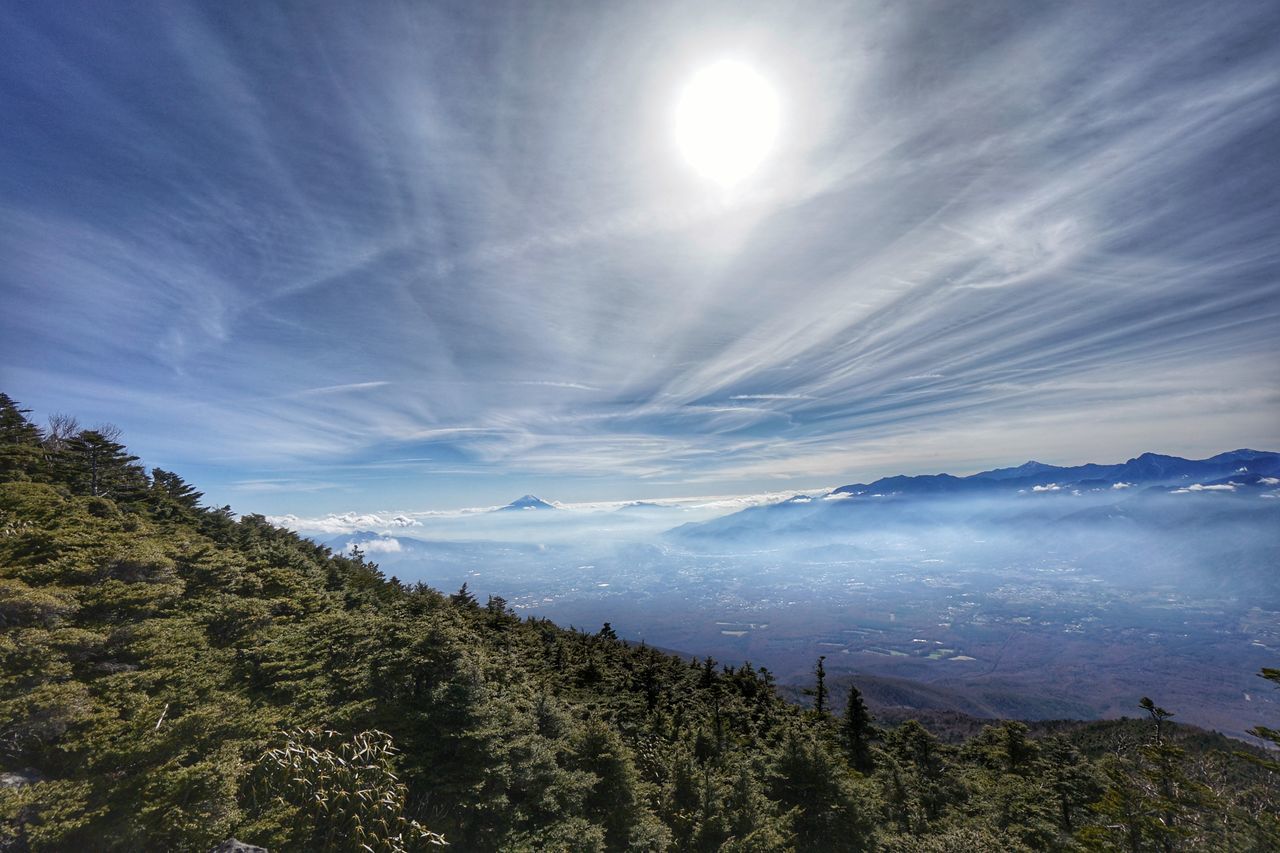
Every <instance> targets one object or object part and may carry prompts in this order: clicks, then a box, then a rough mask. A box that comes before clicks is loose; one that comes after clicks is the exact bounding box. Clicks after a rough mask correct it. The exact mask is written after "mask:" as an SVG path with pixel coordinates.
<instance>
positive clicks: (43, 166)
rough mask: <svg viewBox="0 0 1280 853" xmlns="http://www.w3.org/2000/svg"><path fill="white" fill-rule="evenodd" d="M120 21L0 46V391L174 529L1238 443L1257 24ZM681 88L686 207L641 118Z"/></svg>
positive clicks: (1023, 10)
mask: <svg viewBox="0 0 1280 853" xmlns="http://www.w3.org/2000/svg"><path fill="white" fill-rule="evenodd" d="M142 6H143V7H146V14H139V15H134V16H130V20H131V22H130V23H129V24H128V25H126V24H125V23H123V22H122V21H121V20H117V19H115V18H114V17H110V16H108V15H107V14H106V13H105V12H104V11H103V10H101V9H100V8H98V7H97V6H95V5H92V4H84V5H83V6H81V7H65V6H60V7H59V8H43V7H23V8H20V9H19V8H12V9H6V10H4V11H3V12H0V16H3V18H2V20H0V25H3V26H4V28H5V31H6V33H8V34H10V35H9V37H8V41H9V42H10V49H8V50H6V53H5V56H4V57H0V109H3V110H4V111H5V114H6V115H7V116H10V117H11V118H12V120H11V121H9V122H6V125H7V129H4V130H0V253H3V256H4V257H5V258H6V263H5V266H4V269H3V270H0V287H2V288H3V292H4V295H5V309H6V310H5V311H4V312H0V341H3V343H2V344H0V347H2V349H0V367H3V369H4V374H5V385H6V386H7V387H6V391H7V392H8V393H10V394H11V395H13V396H15V397H16V398H17V399H20V400H22V401H23V402H25V403H27V404H30V405H33V406H34V407H35V408H36V409H37V410H38V411H44V412H48V411H52V410H72V411H76V412H78V413H80V414H81V415H83V416H84V417H87V418H90V419H94V420H97V419H102V420H111V421H115V422H118V423H120V424H121V425H122V426H124V427H125V428H126V429H127V430H128V433H129V434H130V435H131V436H133V437H134V439H133V440H134V443H135V444H136V445H137V450H139V451H141V452H142V453H143V455H144V456H145V457H146V458H147V459H148V461H151V462H153V463H154V464H163V465H164V466H165V467H174V468H177V469H178V470H181V471H194V472H199V474H200V475H201V479H202V482H207V483H208V484H209V486H208V487H207V488H209V489H210V492H211V494H212V495H214V496H215V497H216V498H218V499H219V500H221V499H222V497H221V496H223V495H226V499H227V500H235V501H236V502H237V504H248V507H247V508H249V509H261V510H263V511H269V512H277V513H283V512H285V511H286V510H298V511H321V510H325V511H327V510H336V509H338V508H339V505H338V504H335V503H334V502H339V501H351V500H352V499H353V498H354V499H356V500H363V501H366V502H367V505H386V504H387V502H388V501H396V502H398V503H400V504H401V505H418V506H420V505H423V504H424V501H425V502H426V503H428V504H430V503H435V504H437V505H439V506H441V507H448V506H457V505H459V503H461V502H466V501H473V502H475V503H476V504H477V505H480V504H484V503H486V502H488V503H495V504H497V503H502V502H505V500H508V499H509V498H510V497H512V496H514V495H515V494H520V493H522V492H526V491H540V492H546V493H549V494H557V495H562V496H566V497H574V498H580V499H582V500H597V499H606V498H609V497H610V496H616V495H622V494H625V495H636V494H639V493H643V494H644V496H647V497H653V496H662V495H664V494H665V495H670V494H682V493H688V492H689V490H691V489H703V488H707V489H714V490H723V491H725V492H728V491H743V492H747V491H759V490H763V489H766V488H767V487H769V485H770V484H776V482H777V481H778V480H788V481H793V482H796V483H800V482H814V481H821V482H827V481H836V480H859V479H862V480H866V479H868V478H870V477H873V476H875V475H876V474H886V473H896V472H898V471H911V470H939V469H950V470H959V471H963V470H973V469H977V468H979V467H983V466H986V465H988V464H1003V463H1008V462H1016V461H1020V459H1021V458H1027V457H1035V458H1044V457H1055V456H1056V457H1057V458H1064V459H1065V458H1076V459H1078V458H1090V457H1097V458H1104V457H1105V458H1111V457H1120V456H1124V455H1126V454H1131V453H1136V452H1139V451H1141V450H1146V449H1157V450H1163V451H1168V452H1176V453H1181V454H1185V455H1196V454H1197V453H1202V452H1212V451H1216V450H1220V449H1221V448H1223V447H1229V446H1239V445H1244V444H1252V445H1260V446H1274V445H1275V444H1276V443H1277V441H1278V440H1280V434H1278V433H1277V426H1276V425H1277V424H1280V392H1277V388H1280V382H1278V381H1277V380H1280V368H1277V366H1276V365H1278V364H1280V349H1278V345H1277V339H1276V336H1275V334H1274V329H1275V327H1276V323H1277V321H1278V320H1280V240H1278V239H1277V238H1276V236H1275V235H1276V234H1277V233H1280V221H1278V214H1277V212H1276V211H1277V210H1280V168H1278V167H1277V166H1276V165H1275V163H1274V157H1272V156H1271V155H1270V153H1269V152H1270V151H1272V150H1274V148H1275V146H1276V142H1277V136H1280V133H1277V130H1278V129H1280V97H1277V96H1278V95H1280V71H1277V69H1280V63H1278V62H1277V59H1278V58H1280V43H1278V41H1277V37H1276V33H1277V32H1280V27H1278V26H1277V16H1276V15H1275V13H1274V12H1273V11H1271V10H1269V9H1267V8H1265V5H1258V6H1249V5H1247V4H1239V5H1232V6H1229V7H1225V8H1222V9H1218V10H1216V11H1214V12H1213V13H1212V14H1209V13H1206V12H1205V11H1204V10H1203V9H1202V7H1200V6H1199V5H1197V4H1191V3H1159V4H1144V3H1136V4H1124V6H1123V7H1118V6H1114V5H1111V4H1089V3H1086V4H1073V5H1072V6H1069V7H1063V8H1056V9H1050V8H1043V9H1032V8H1028V7H1025V6H1022V5H1019V6H1014V7H1011V8H1007V9H1005V8H1003V7H1001V5H1000V4H976V5H970V6H965V7H962V8H961V7H955V6H953V5H948V4H937V5H930V4H924V5H919V4H898V5H894V6H890V7H884V6H883V5H873V4H862V3H851V4H847V5H841V4H828V3H821V4H818V3H814V4H801V5H800V6H799V7H797V8H795V9H790V8H789V9H788V10H787V11H786V13H785V14H784V13H783V12H782V11H780V10H778V9H777V8H776V7H774V6H772V5H771V4H759V5H754V4H748V6H743V5H742V4H724V5H720V4H708V5H704V6H703V7H700V9H699V10H698V11H697V12H696V13H690V12H689V10H688V9H687V8H685V7H682V6H678V5H675V4H671V5H664V4H645V5H644V6H643V8H641V7H635V8H627V9H624V8H616V9H610V10H608V11H605V12H602V13H600V14H598V15H592V16H589V17H588V16H580V15H577V14H575V13H573V12H572V11H571V10H568V9H560V10H550V9H546V10H530V9H527V8H524V7H518V8H517V7H515V6H512V7H511V8H503V7H502V6H501V5H499V6H494V5H492V4H487V5H483V6H482V7H475V8H452V9H450V8H444V7H441V6H436V5H433V4H419V5H417V6H412V7H403V8H397V9H391V8H378V9H377V10H375V11H374V12H371V13H369V14H367V15H366V14H360V15H357V14H356V13H355V12H354V11H353V10H352V9H350V8H348V7H346V6H343V5H342V4H338V3H321V4H318V5H316V6H314V8H309V9H308V10H307V11H306V13H305V20H304V19H303V18H299V17H294V14H295V13H292V12H288V11H280V10H269V9H266V8H261V9H257V8H251V9H245V8H241V9H237V10H234V11H233V10H230V9H210V8H208V7H204V6H201V5H199V4H188V3H181V2H178V3H166V4H163V5H160V4H156V5H154V6H148V4H146V3H143V4H142ZM296 14H297V15H303V13H302V12H301V11H299V12H297V13H296ZM477 34H483V38H477V37H475V36H476V35H477ZM655 45H661V46H662V49H661V50H656V49H655V47H654V46H655ZM726 54H732V55H741V56H745V57H747V58H749V59H750V60H751V61H752V62H755V63H757V64H758V65H759V66H760V67H761V68H762V70H763V72H764V73H766V74H768V75H769V76H770V77H771V79H773V80H774V81H775V82H776V84H777V86H778V89H779V91H780V94H781V97H782V99H783V101H784V114H785V122H786V124H785V126H784V129H783V134H782V138H781V140H780V146H779V150H778V151H777V153H776V156H775V157H774V158H773V161H772V162H771V163H769V164H766V167H765V168H764V170H763V171H762V172H761V174H760V175H759V178H758V180H756V182H755V183H753V184H751V185H749V186H746V187H743V188H741V189H740V190H739V191H737V192H735V193H731V194H724V193H722V192H720V191H719V190H715V191H712V190H711V189H710V188H708V187H707V186H706V185H704V184H702V183H700V182H699V181H698V179H697V178H696V176H694V175H692V174H690V173H689V172H688V171H687V170H686V169H685V168H684V166H683V165H682V164H681V163H680V162H678V160H677V158H676V157H675V154H674V152H673V146H672V144H671V140H670V138H669V125H668V122H669V113H670V109H671V106H672V98H673V97H674V93H675V92H676V91H678V88H679V85H680V84H681V82H682V80H683V75H685V74H687V73H688V72H689V70H690V69H692V68H696V67H697V66H698V65H699V64H701V63H704V62H709V61H713V60H714V59H716V58H718V57H720V56H722V55H726ZM19 128H20V129H21V130H20V131H19V130H18V129H19ZM374 377H376V378H374ZM300 389H301V390H300ZM1010 457H1012V458H1010ZM308 484H310V485H308ZM315 484H325V485H326V486H327V485H329V484H336V485H338V486H339V488H338V489H330V488H316V487H315ZM295 487H296V488H295ZM637 489H638V490H639V491H637ZM387 496H389V497H387ZM384 498H385V499H384ZM349 505H351V504H350V503H343V504H341V506H349Z"/></svg>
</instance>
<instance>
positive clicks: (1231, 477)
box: [273, 451, 1280, 736]
mask: <svg viewBox="0 0 1280 853" xmlns="http://www.w3.org/2000/svg"><path fill="white" fill-rule="evenodd" d="M273 520H274V521H276V522H277V523H281V524H284V525H287V526H291V527H294V528H296V529H299V530H301V531H303V532H307V533H309V534H310V535H311V536H312V538H314V539H316V540H317V541H320V542H323V543H324V544H327V545H328V546H329V547H331V548H332V549H333V550H334V551H335V552H349V551H350V549H351V548H352V547H357V548H359V549H360V550H361V551H363V552H364V553H365V555H366V556H367V558H368V559H370V560H373V561H375V562H377V563H379V564H380V565H381V566H382V567H383V569H384V570H385V571H386V572H387V573H388V574H391V575H395V576H396V577H398V578H399V579H400V580H402V581H405V582H423V583H427V584H429V585H431V586H434V587H437V588H440V589H443V590H446V591H451V590H455V589H457V588H459V587H460V586H461V585H462V584H464V583H465V584H467V586H468V588H469V590H471V591H472V592H473V593H475V594H477V595H479V596H481V599H482V600H483V598H484V597H486V596H489V595H496V596H500V597H502V598H504V599H506V601H507V603H508V605H509V606H511V607H513V608H514V609H515V610H516V611H517V612H519V613H521V614H522V615H536V616H543V617H547V618H550V619H553V620H554V621H556V622H558V623H560V624H564V625H569V624H572V625H576V626H578V627H579V628H583V629H588V630H593V631H594V630H596V629H598V628H599V626H600V624H601V623H602V622H605V621H608V622H610V623H611V624H612V625H613V627H614V629H615V630H617V631H618V632H619V634H620V636H622V637H623V638H625V639H628V640H632V641H637V642H639V641H643V642H646V643H649V644H652V645H656V646H660V647H665V648H670V649H673V650H677V651H681V652H685V653H687V654H691V655H693V656H700V655H711V656H712V657H714V658H716V659H717V660H719V661H721V662H724V663H731V664H735V665H736V664H739V663H741V662H743V661H745V660H749V661H751V662H752V663H754V664H756V665H762V666H766V667H768V668H769V669H770V670H772V671H773V672H774V673H775V674H776V676H777V677H778V678H779V680H780V681H781V682H783V683H793V684H804V683H807V681H808V679H809V678H810V673H811V670H812V668H813V664H814V661H815V660H816V659H817V657H818V656H819V655H826V656H827V657H826V666H827V669H828V670H829V671H830V672H832V673H833V674H835V675H837V676H840V675H848V676H853V680H854V681H855V683H860V684H861V685H863V689H864V691H865V692H867V693H868V695H869V696H870V697H871V698H872V700H873V701H878V702H881V703H883V704H887V705H900V706H903V707H907V708H918V709H949V710H957V711H961V712H964V713H966V714H971V715H974V716H980V717H1014V718H1019V719H1051V718H1095V717H1114V716H1120V715H1130V714H1132V711H1133V707H1132V705H1133V702H1132V697H1133V696H1134V695H1135V694H1147V693H1156V692H1158V693H1159V694H1160V695H1161V696H1162V697H1163V698H1162V701H1163V702H1165V703H1166V704H1167V705H1168V706H1170V707H1176V708H1177V709H1178V714H1179V718H1180V719H1183V720H1185V721H1187V722H1193V723H1197V724H1199V725H1202V726H1205V727H1209V728H1215V729H1218V730H1221V731H1224V732H1227V733H1230V734H1232V735H1235V736H1243V735H1244V733H1245V732H1246V731H1248V730H1249V729H1250V728H1252V727H1253V725H1255V722H1254V721H1255V720H1256V719H1257V718H1258V717H1259V716H1260V715H1261V716H1263V717H1264V718H1265V717H1266V716H1267V715H1268V714H1271V713H1274V711H1275V708H1276V704H1275V703H1276V698H1277V697H1275V696H1273V695H1271V694H1270V692H1269V691H1267V690H1264V689H1259V685H1258V684H1257V679H1256V677H1255V675H1254V674H1255V673H1256V672H1257V670H1258V669H1259V668H1260V667H1263V666H1266V665H1268V661H1270V660H1273V659H1274V655H1275V654H1276V653H1277V651H1278V650H1280V571H1278V570H1277V568H1278V567H1280V457H1278V456H1277V454H1275V453H1265V452H1254V451H1234V452H1228V453H1223V454H1219V455H1217V456H1214V457H1212V458H1210V459H1208V460H1202V461H1189V460H1184V459H1179V458H1176V457H1169V456H1159V455H1156V454H1144V455H1143V456H1140V457H1137V458H1135V459H1131V460H1129V461H1128V462H1126V463H1122V464H1114V465H1096V464H1094V465H1084V466H1078V467H1066V468H1064V467H1056V466H1048V465H1042V464H1039V463H1034V462H1032V463H1026V464H1025V465H1022V466H1018V467H1012V468H1006V469H999V470H995V471H990V472H983V473H980V474H977V475H973V476H970V477H967V478H955V477H950V476H947V475H941V476H922V477H890V478H885V479H882V480H879V481H875V482H873V483H870V484H855V485H849V486H842V487H838V488H834V489H832V488H827V489H814V490H809V491H807V492H804V493H800V494H792V495H785V494H765V495H757V496H747V497H743V498H736V499H735V498H723V497H722V498H706V499H697V498H689V499H682V500H672V501H661V502H653V501H645V502H616V503H606V504H588V505H576V506H575V505H557V504H554V503H552V502H550V501H547V500H544V499H541V498H538V497H535V496H531V495H527V496H525V497H523V498H520V499H518V500H516V501H513V502H512V504H511V505H508V506H504V507H500V508H478V509H473V510H466V511H459V512H454V513H449V512H439V511H435V512H428V513H411V512H401V513H374V514H364V515H361V514H357V513H350V514H343V515H333V516H329V517H325V518H319V519H301V518H297V517H292V518H274V519H273ZM344 527H345V528H346V530H345V531H342V530H340V529H341V528H344Z"/></svg>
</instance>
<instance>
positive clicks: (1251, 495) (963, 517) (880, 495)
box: [668, 449, 1280, 542]
mask: <svg viewBox="0 0 1280 853" xmlns="http://www.w3.org/2000/svg"><path fill="white" fill-rule="evenodd" d="M1190 495H1199V496H1201V497H1203V498H1208V497H1210V496H1218V497H1220V496H1224V495H1232V496H1235V497H1236V498H1248V499H1249V500H1250V501H1251V503H1250V504H1247V505H1245V506H1244V507H1237V509H1244V510H1245V511H1246V512H1250V513H1252V512H1253V511H1254V510H1256V511H1258V512H1267V513H1272V512H1275V511H1277V510H1280V453H1274V452H1268V451H1258V450H1247V449H1246V450H1232V451H1229V452H1226V453H1219V454H1218V455H1216V456H1211V457H1209V458H1208V459H1183V458H1180V457H1177V456H1165V455H1161V454H1158V453H1144V454H1142V455H1141V456H1137V457H1134V458H1133V459H1130V460H1128V461H1126V462H1121V463H1116V464H1111V465H1100V464H1095V463H1089V464H1086V465H1074V466H1059V465H1046V464H1044V463H1042V462H1035V461H1031V462H1026V463H1023V464H1022V465H1018V466H1016V467H1013V468H997V469H994V470H991V471H982V472H980V473H977V474H971V475H969V476H966V477H956V476H953V475H951V474H925V475H919V476H904V475H898V476H893V477H883V478H881V479H879V480H876V481H874V482H871V483H853V484H850V485H847V486H840V487H839V488H836V489H833V490H831V491H830V492H828V493H827V494H825V495H820V496H817V497H815V496H812V495H796V496H795V497H792V498H790V499H788V500H785V501H782V502H781V503H776V504H771V505H768V506H761V507H752V508H750V509H745V510H742V511H740V512H737V513H734V514H732V515H727V516H723V517H721V518H716V519H712V520H711V521H706V522H701V523H694V524H686V525H682V526H680V527H677V528H675V529H674V530H673V531H670V533H669V534H668V535H669V536H672V537H673V538H676V539H680V540H684V541H686V542H696V541H698V540H703V541H711V540H725V539H746V538H756V539H762V538H766V537H769V538H776V537H778V536H786V535H794V536H811V535H814V534H819V533H830V532H833V531H839V530H848V529H853V528H858V529H863V530H865V529H869V528H873V527H875V526H876V525H883V524H897V525H904V524H928V523H939V522H940V521H942V520H945V521H950V522H968V521H972V520H975V519H980V520H981V521H983V522H1008V523H1018V524H1022V525H1024V526H1025V525H1027V524H1031V523H1049V522H1060V521H1076V522H1086V521H1088V522H1098V521H1108V522H1119V521H1123V520H1134V519H1142V520H1143V521H1144V522H1148V523H1153V524H1160V523H1174V522H1177V521H1178V520H1179V519H1183V518H1184V517H1185V516H1187V515H1188V514H1189V513H1191V512H1192V511H1194V513H1196V514H1197V515H1198V516H1203V515H1204V513H1205V511H1206V507H1204V506H1202V505H1201V504H1200V502H1199V501H1188V500H1186V498H1187V496H1190ZM1166 496H1177V501H1176V502H1175V501H1174V500H1172V499H1164V498H1165V497H1166ZM1259 497H1263V498H1268V499H1269V500H1266V501H1265V504H1266V505H1265V506H1264V502H1263V501H1258V500H1256V499H1257V498H1259ZM1066 498H1072V499H1075V500H1071V501H1066V500H1064V499H1066ZM961 499H963V500H961ZM1162 499H1163V500H1162Z"/></svg>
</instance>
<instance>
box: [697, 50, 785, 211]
mask: <svg viewBox="0 0 1280 853" xmlns="http://www.w3.org/2000/svg"><path fill="white" fill-rule="evenodd" d="M778 118H779V108H778V96H777V94H776V93H775V92H774V90H773V87H772V86H770V85H769V82H768V81H767V80H765V78H764V77H762V76H761V75H760V73H759V72H757V71H756V70H755V69H754V68H752V67H751V66H749V65H745V64H743V63H741V62H735V61H732V60H722V61H720V62H717V63H715V64H714V65H709V66H707V67H706V68H703V69H702V70H700V71H699V72H698V73H696V74H695V75H694V76H693V78H692V79H690V80H689V83H688V84H687V85H686V86H685V88H684V91H683V92H681V93H680V100H679V102H678V103H677V104H676V111H675V138H676V144H677V145H678V146H679V147H680V152H681V153H682V154H683V155H684V157H685V159H686V160H688V162H689V165H691V166H692V167H693V168H694V169H695V170H696V171H697V172H698V173H700V174H701V175H703V176H704V177H706V178H709V179H711V180H713V181H716V182H717V183H719V184H722V185H724V186H731V185H733V184H736V183H737V182H738V181H740V180H742V179H743V178H745V177H747V176H748V175H750V174H751V173H752V172H754V171H755V170H756V168H757V167H758V166H759V165H760V163H761V161H763V160H764V158H765V156H766V155H768V153H769V151H770V149H771V148H772V147H773V143H774V139H775V138H776V137H777V135H778Z"/></svg>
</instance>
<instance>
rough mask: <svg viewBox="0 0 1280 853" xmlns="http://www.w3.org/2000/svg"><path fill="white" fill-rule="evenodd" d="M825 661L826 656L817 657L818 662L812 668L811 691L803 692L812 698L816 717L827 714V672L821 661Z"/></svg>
mask: <svg viewBox="0 0 1280 853" xmlns="http://www.w3.org/2000/svg"><path fill="white" fill-rule="evenodd" d="M826 659H827V656H826V655H819V656H818V662H817V664H815V665H814V667H813V677H814V687H813V689H812V690H806V691H805V693H806V694H807V695H809V696H812V697H813V709H814V711H816V712H817V713H818V716H822V715H823V714H825V713H827V670H826V667H825V666H823V661H825V660H826Z"/></svg>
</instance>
